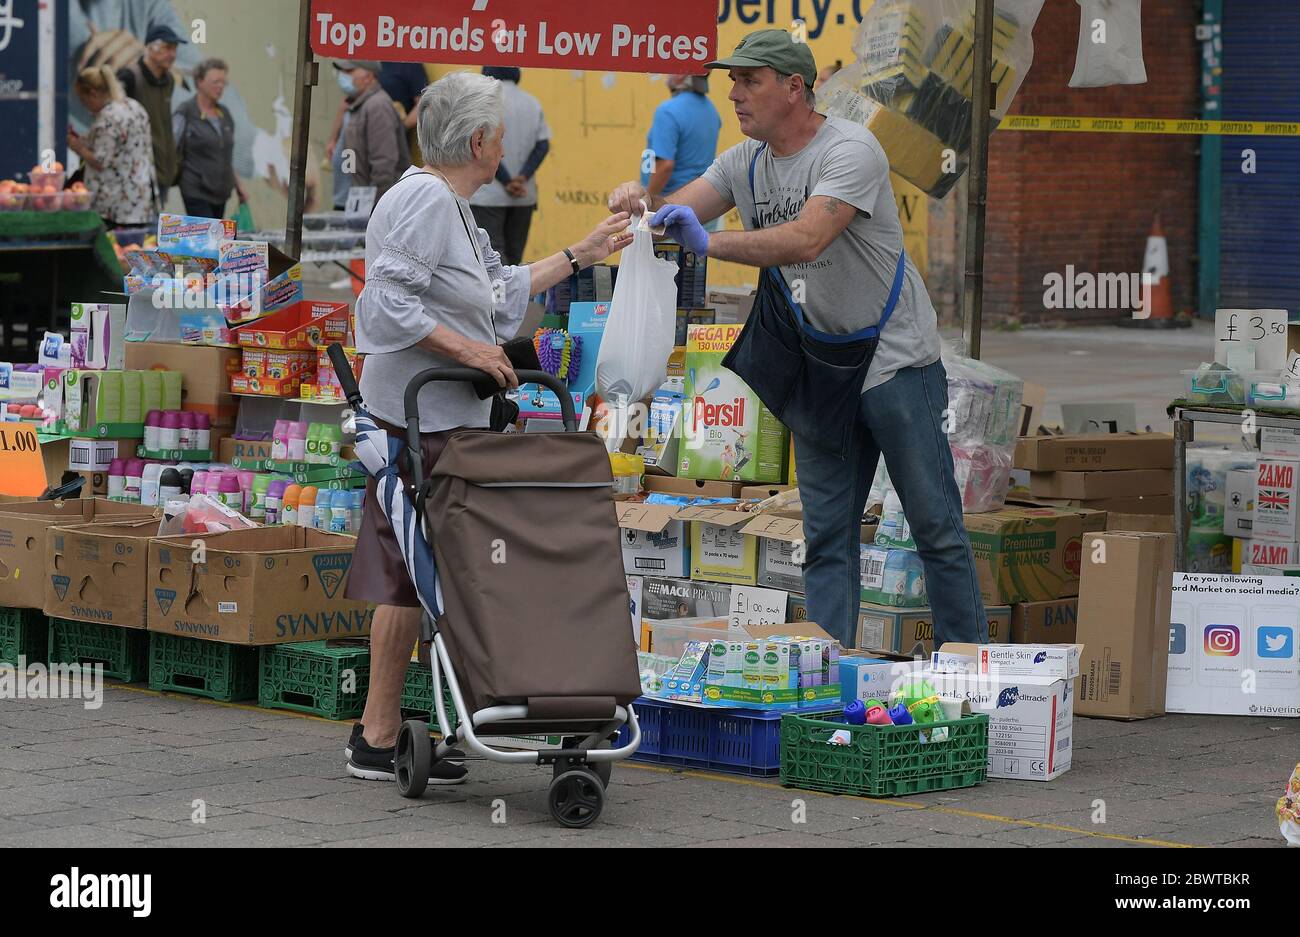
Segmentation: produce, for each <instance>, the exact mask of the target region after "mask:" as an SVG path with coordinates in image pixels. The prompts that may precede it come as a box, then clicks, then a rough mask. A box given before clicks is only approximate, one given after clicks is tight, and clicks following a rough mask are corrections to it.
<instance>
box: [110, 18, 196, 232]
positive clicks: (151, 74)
mask: <svg viewBox="0 0 1300 937" xmlns="http://www.w3.org/2000/svg"><path fill="white" fill-rule="evenodd" d="M185 42H188V40H186V39H183V38H182V37H180V36H178V35H177V34H176V32H175V31H174V30H173V29H172V28H171V27H170V26H165V25H158V26H153V27H151V28H150V29H149V32H148V33H147V34H146V35H145V39H144V54H143V55H141V56H140V58H139V59H137V60H136V61H135V62H134V63H133V64H131V65H128V66H127V67H126V68H123V69H122V70H121V71H119V72H118V73H117V80H118V82H119V83H120V84H121V85H122V90H123V91H124V92H125V93H126V96H127V97H128V98H132V99H134V100H136V101H138V102H140V105H141V106H142V107H143V108H144V110H145V113H146V114H148V115H149V130H150V135H151V137H152V141H153V162H154V176H155V178H154V184H155V187H156V190H157V191H156V195H157V198H158V207H159V209H162V208H163V207H164V206H165V205H166V204H167V193H168V191H169V190H170V189H171V187H172V186H173V185H175V184H176V174H177V172H178V170H179V169H180V158H179V156H178V154H177V152H176V137H175V135H174V134H173V132H172V96H173V95H174V94H175V93H176V79H175V77H174V76H173V75H172V66H174V65H175V64H176V49H177V48H178V47H179V46H180V44H181V43H185Z"/></svg>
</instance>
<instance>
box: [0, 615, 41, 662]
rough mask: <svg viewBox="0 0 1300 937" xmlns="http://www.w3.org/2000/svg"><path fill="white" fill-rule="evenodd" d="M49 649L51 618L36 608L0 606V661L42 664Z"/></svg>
mask: <svg viewBox="0 0 1300 937" xmlns="http://www.w3.org/2000/svg"><path fill="white" fill-rule="evenodd" d="M49 650H50V620H49V619H48V618H47V617H45V614H44V613H43V612H41V610H40V609H39V608H0V663H4V664H12V665H13V666H15V667H17V666H18V658H19V657H24V658H26V659H27V663H29V664H37V663H40V664H44V663H46V659H45V658H46V655H47V654H48V653H49Z"/></svg>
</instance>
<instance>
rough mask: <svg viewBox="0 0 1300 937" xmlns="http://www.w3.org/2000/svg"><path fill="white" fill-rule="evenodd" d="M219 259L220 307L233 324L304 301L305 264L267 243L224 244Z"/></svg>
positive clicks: (242, 322) (230, 242)
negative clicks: (303, 269)
mask: <svg viewBox="0 0 1300 937" xmlns="http://www.w3.org/2000/svg"><path fill="white" fill-rule="evenodd" d="M219 260H220V262H221V263H220V266H218V268H217V279H218V287H219V290H220V293H219V295H220V296H221V297H222V301H221V303H220V304H219V306H220V309H221V311H222V313H223V314H224V315H225V317H226V319H227V320H228V321H229V322H230V323H231V324H232V325H240V324H244V323H248V322H252V321H253V320H255V319H259V318H261V317H263V316H266V315H268V314H270V313H272V312H276V311H277V310H280V309H283V308H284V307H285V306H288V305H289V304H290V303H295V302H299V301H301V300H302V264H301V263H299V262H298V261H296V260H294V259H293V258H292V257H290V256H289V255H288V254H285V253H283V252H282V251H280V250H278V249H277V248H275V247H272V246H270V245H269V244H267V243H266V242H265V241H224V242H222V244H221V248H220V257H219Z"/></svg>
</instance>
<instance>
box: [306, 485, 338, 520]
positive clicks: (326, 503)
mask: <svg viewBox="0 0 1300 937" xmlns="http://www.w3.org/2000/svg"><path fill="white" fill-rule="evenodd" d="M336 493H337V492H332V491H329V490H327V489H322V490H321V491H320V492H318V493H317V495H316V520H315V521H314V522H313V523H312V526H313V527H315V528H316V529H317V530H329V529H330V519H331V517H332V516H333V511H334V495H335V494H336Z"/></svg>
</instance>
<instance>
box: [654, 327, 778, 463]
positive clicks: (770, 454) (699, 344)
mask: <svg viewBox="0 0 1300 937" xmlns="http://www.w3.org/2000/svg"><path fill="white" fill-rule="evenodd" d="M742 328H743V326H739V325H693V326H691V327H690V328H689V329H688V336H687V340H686V399H685V402H684V407H683V423H682V440H681V443H680V447H679V453H680V455H681V458H680V460H679V461H678V463H677V469H678V471H677V474H678V475H679V476H681V477H683V478H706V479H719V480H721V481H743V482H748V483H754V482H775V483H780V482H782V481H784V480H785V465H786V455H787V446H786V443H787V440H788V436H789V431H788V430H787V429H786V428H785V427H784V426H783V425H782V424H781V421H780V420H778V419H777V418H776V417H775V416H774V415H773V414H772V412H771V411H769V410H768V409H767V408H766V407H764V406H763V404H762V402H761V401H760V400H759V399H758V397H757V396H756V395H755V394H754V392H753V391H751V390H750V389H749V387H748V386H747V385H746V384H745V382H744V381H742V380H741V379H740V378H739V377H737V376H736V375H735V374H734V373H733V372H731V371H730V370H728V369H727V368H724V367H723V366H722V359H723V357H724V356H725V355H726V353H727V351H728V350H730V348H731V346H732V344H733V343H734V342H735V341H736V339H737V338H738V337H739V335H740V332H741V329H742Z"/></svg>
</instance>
